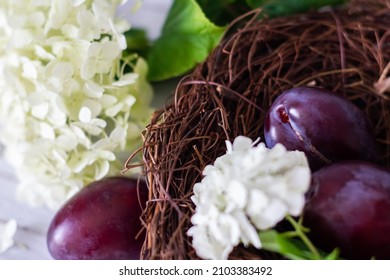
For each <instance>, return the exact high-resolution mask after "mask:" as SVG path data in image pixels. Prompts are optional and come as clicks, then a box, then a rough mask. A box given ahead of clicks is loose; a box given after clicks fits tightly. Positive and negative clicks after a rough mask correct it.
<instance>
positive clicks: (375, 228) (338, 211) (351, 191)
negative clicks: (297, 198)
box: [303, 160, 390, 259]
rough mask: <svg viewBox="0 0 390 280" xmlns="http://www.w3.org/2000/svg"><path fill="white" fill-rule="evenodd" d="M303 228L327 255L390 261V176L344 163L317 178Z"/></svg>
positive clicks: (369, 167)
mask: <svg viewBox="0 0 390 280" xmlns="http://www.w3.org/2000/svg"><path fill="white" fill-rule="evenodd" d="M303 223H304V225H305V226H306V227H308V228H309V230H310V233H309V236H310V238H311V239H312V240H313V242H314V243H315V244H316V245H317V246H318V247H320V248H323V249H324V250H332V249H333V248H335V247H338V248H339V249H340V251H341V254H342V256H344V257H345V258H348V259H369V258H372V257H374V258H377V259H389V258H390V171H389V170H387V169H385V168H384V167H381V166H378V165H376V164H372V163H368V162H365V161H356V160H355V161H344V162H338V163H334V164H332V165H329V166H326V167H323V168H322V169H320V170H318V171H316V172H314V173H313V175H312V182H311V186H310V188H309V191H308V193H307V201H306V205H305V207H304V210H303Z"/></svg>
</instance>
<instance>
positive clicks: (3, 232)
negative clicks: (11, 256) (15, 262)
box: [0, 219, 18, 253]
mask: <svg viewBox="0 0 390 280" xmlns="http://www.w3.org/2000/svg"><path fill="white" fill-rule="evenodd" d="M17 227H18V225H17V222H16V221H15V220H14V219H11V220H9V221H8V222H6V223H3V222H0V253H3V252H5V251H7V250H8V249H9V248H11V247H12V245H13V244H14V235H15V233H16V229H17Z"/></svg>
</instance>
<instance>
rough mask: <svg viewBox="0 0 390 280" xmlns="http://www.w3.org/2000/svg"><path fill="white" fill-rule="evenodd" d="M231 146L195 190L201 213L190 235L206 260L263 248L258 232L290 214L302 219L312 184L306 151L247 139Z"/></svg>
mask: <svg viewBox="0 0 390 280" xmlns="http://www.w3.org/2000/svg"><path fill="white" fill-rule="evenodd" d="M226 146H227V152H226V154H225V155H222V156H221V157H219V158H217V159H216V160H215V162H214V164H212V165H208V166H206V168H205V169H204V171H203V175H204V178H203V179H202V181H201V182H199V183H196V184H195V186H194V189H193V190H194V195H193V196H192V201H193V202H194V204H195V206H196V209H195V213H194V215H193V216H192V218H191V222H192V224H193V226H192V227H191V228H190V229H189V230H188V235H189V236H192V238H193V246H194V248H195V250H196V252H197V254H198V256H199V257H201V258H203V259H227V258H228V256H229V253H230V252H231V251H232V250H233V248H234V247H235V246H237V245H238V244H239V243H240V242H242V243H243V244H244V245H246V246H248V245H250V244H251V245H253V246H254V247H256V248H261V240H260V238H259V235H258V231H260V230H266V229H270V228H272V227H274V226H275V225H276V224H277V223H278V222H280V221H281V220H282V219H283V218H284V217H285V216H286V215H288V214H289V215H292V216H298V215H299V214H300V213H301V211H302V209H303V207H304V203H305V197H304V195H305V192H306V191H307V190H308V188H309V184H310V176H311V173H310V168H309V165H308V162H307V159H306V156H305V154H304V153H303V152H300V151H287V150H286V149H285V147H284V146H283V145H281V144H277V145H275V147H273V148H272V149H268V148H266V147H265V144H264V143H259V144H257V142H253V141H252V140H251V139H249V138H247V137H244V136H238V137H237V138H236V139H235V140H234V142H233V143H231V142H229V141H226Z"/></svg>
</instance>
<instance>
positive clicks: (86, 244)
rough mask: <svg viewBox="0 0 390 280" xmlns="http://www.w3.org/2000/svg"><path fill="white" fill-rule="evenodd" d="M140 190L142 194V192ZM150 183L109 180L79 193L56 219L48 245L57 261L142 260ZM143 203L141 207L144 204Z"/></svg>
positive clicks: (50, 232) (128, 179)
mask: <svg viewBox="0 0 390 280" xmlns="http://www.w3.org/2000/svg"><path fill="white" fill-rule="evenodd" d="M138 190H139V191H138ZM147 193H148V191H147V187H146V184H145V183H144V182H141V184H140V185H139V188H138V187H137V181H136V180H134V179H130V178H127V177H119V176H118V177H108V178H105V179H102V180H100V181H96V182H93V183H91V184H90V185H88V186H86V187H85V188H84V189H82V190H80V191H79V192H78V193H76V194H75V195H74V196H73V197H72V198H71V199H70V200H69V201H67V202H66V203H65V204H64V206H63V207H62V208H61V209H60V210H59V211H58V212H57V213H56V215H55V216H54V218H53V220H52V222H51V224H50V226H49V230H48V233H47V245H48V249H49V252H50V254H51V255H52V257H53V258H54V259H76V260H80V259H89V260H93V259H94V260H96V259H103V260H108V259H139V258H140V250H141V246H142V243H143V241H144V236H143V235H142V234H140V236H137V235H138V233H139V232H140V231H141V221H140V215H141V213H142V209H141V205H142V206H144V204H145V203H146V200H147V197H148V194H147ZM140 203H141V204H140Z"/></svg>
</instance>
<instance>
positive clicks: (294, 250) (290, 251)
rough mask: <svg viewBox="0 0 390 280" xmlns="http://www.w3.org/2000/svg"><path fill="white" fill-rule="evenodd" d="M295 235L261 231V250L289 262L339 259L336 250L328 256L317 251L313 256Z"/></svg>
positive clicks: (293, 233) (292, 233)
mask: <svg viewBox="0 0 390 280" xmlns="http://www.w3.org/2000/svg"><path fill="white" fill-rule="evenodd" d="M295 233H296V232H283V233H280V232H278V231H276V230H267V231H262V232H260V233H259V237H260V240H261V244H262V248H263V249H264V250H267V251H270V252H274V253H278V254H280V255H282V256H284V257H286V258H287V259H291V260H318V259H322V260H337V259H339V250H338V249H334V250H333V251H332V252H331V253H329V254H328V253H326V252H323V251H321V250H318V249H317V251H318V253H319V254H315V253H314V252H312V251H311V250H310V249H309V248H308V247H307V244H305V242H303V241H302V240H301V239H299V236H298V235H296V234H295Z"/></svg>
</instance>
